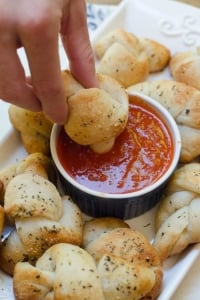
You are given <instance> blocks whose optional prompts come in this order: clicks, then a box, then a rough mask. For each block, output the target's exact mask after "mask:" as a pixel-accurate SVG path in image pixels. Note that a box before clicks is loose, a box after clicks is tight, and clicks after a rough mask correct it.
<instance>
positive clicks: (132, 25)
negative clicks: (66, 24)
mask: <svg viewBox="0 0 200 300" xmlns="http://www.w3.org/2000/svg"><path fill="white" fill-rule="evenodd" d="M107 10H108V7H107V8H106V14H107V18H106V19H105V20H104V22H99V20H98V22H99V23H98V22H97V23H98V24H100V23H101V24H100V26H99V27H98V26H97V27H98V28H97V29H96V30H92V31H91V32H90V35H91V40H92V42H95V41H97V40H98V39H99V38H100V37H101V36H103V35H104V34H106V33H107V32H108V31H110V30H112V29H114V28H123V29H125V30H127V31H130V32H133V33H134V34H136V35H138V36H140V37H148V38H152V39H155V40H157V41H159V42H161V43H163V44H165V45H166V46H167V47H168V48H169V49H170V51H171V54H174V53H175V52H179V51H184V50H189V49H193V48H195V47H197V46H200V10H198V9H195V8H194V7H191V6H188V5H184V4H180V3H178V2H175V1H170V0H163V1H160V0H123V1H122V2H121V4H119V5H118V6H116V7H115V8H114V9H113V8H112V9H111V8H109V13H108V11H107ZM111 11H112V12H111ZM97 15H98V14H96V17H97ZM90 17H91V16H90ZM96 17H95V18H96ZM98 17H99V15H98ZM92 18H93V17H92ZM19 55H20V57H21V60H22V63H23V65H24V68H25V71H26V73H29V69H28V66H27V62H26V58H25V55H24V53H23V50H22V51H21V50H20V51H19ZM60 59H61V66H62V68H63V69H64V68H66V67H68V62H67V59H66V55H65V53H64V50H63V48H62V46H61V45H60ZM169 77H170V73H169V70H168V69H166V70H165V71H163V72H161V73H157V74H156V75H153V76H150V77H149V80H153V79H159V78H169ZM7 111H8V104H7V103H5V102H3V101H1V100H0V116H1V119H0V168H4V167H5V166H7V165H9V164H11V163H14V162H16V161H18V160H21V159H22V158H23V157H25V156H26V155H27V153H26V152H25V150H24V148H23V146H22V144H21V141H20V138H19V135H18V133H17V132H16V131H15V130H14V129H13V128H12V126H11V124H10V121H9V118H8V112H7ZM156 209H157V207H155V208H154V209H152V210H151V211H149V212H147V213H145V214H144V215H142V216H139V217H137V218H134V219H132V220H128V221H127V222H128V223H129V224H130V225H131V226H132V227H134V228H136V229H138V230H140V231H141V232H142V233H144V234H145V235H146V236H147V237H148V238H149V240H150V241H152V240H153V238H154V216H155V212H156ZM199 253H200V246H199V245H195V246H191V247H189V248H188V249H187V250H186V251H184V252H183V253H182V254H181V255H178V256H175V257H173V258H170V259H168V260H166V261H165V263H164V266H163V268H164V281H163V288H162V292H161V294H160V296H159V298H158V300H168V299H171V297H172V295H173V293H174V292H175V290H176V289H177V288H178V286H179V284H180V283H181V281H182V280H183V278H184V276H185V275H186V273H187V272H188V271H189V270H190V268H191V267H192V265H193V264H194V262H195V260H196V259H197V257H198V256H199ZM0 299H4V300H13V299H14V295H13V291H12V278H11V277H9V276H7V275H6V274H4V273H3V272H1V271H0Z"/></svg>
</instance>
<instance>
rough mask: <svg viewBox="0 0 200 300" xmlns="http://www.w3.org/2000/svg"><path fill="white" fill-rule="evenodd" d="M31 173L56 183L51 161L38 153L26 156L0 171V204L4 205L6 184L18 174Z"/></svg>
mask: <svg viewBox="0 0 200 300" xmlns="http://www.w3.org/2000/svg"><path fill="white" fill-rule="evenodd" d="M27 172H32V173H34V174H38V175H40V176H42V177H44V178H46V179H47V178H48V179H49V180H51V181H52V182H55V181H56V173H55V169H54V166H53V163H52V161H51V159H50V158H49V157H48V156H46V155H44V154H43V153H40V152H35V153H32V154H29V155H27V156H26V157H25V158H24V159H22V160H20V161H18V162H16V163H13V164H11V165H9V166H8V167H5V168H4V169H2V170H1V171H0V202H1V203H2V204H3V203H4V194H5V190H6V187H7V185H8V183H9V182H10V181H11V180H12V179H13V178H14V177H15V176H16V175H19V174H23V173H27Z"/></svg>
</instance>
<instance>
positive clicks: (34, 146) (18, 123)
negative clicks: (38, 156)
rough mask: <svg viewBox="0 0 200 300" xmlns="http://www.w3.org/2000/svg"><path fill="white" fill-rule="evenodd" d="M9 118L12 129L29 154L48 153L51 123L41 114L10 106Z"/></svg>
mask: <svg viewBox="0 0 200 300" xmlns="http://www.w3.org/2000/svg"><path fill="white" fill-rule="evenodd" d="M8 113H9V118H10V121H11V123H12V125H13V127H14V128H15V129H16V130H17V131H19V133H20V136H21V139H22V143H23V145H24V147H25V149H26V151H27V152H28V153H29V154H30V153H34V152H41V153H44V154H46V155H49V153H50V147H49V140H50V133H51V129H52V126H53V123H52V122H51V121H50V120H48V119H47V118H46V117H45V116H44V114H43V113H42V112H32V111H29V110H26V109H24V108H21V107H18V106H15V105H10V107H9V110H8Z"/></svg>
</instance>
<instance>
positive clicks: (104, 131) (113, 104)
mask: <svg viewBox="0 0 200 300" xmlns="http://www.w3.org/2000/svg"><path fill="white" fill-rule="evenodd" d="M63 78H64V81H65V84H66V87H68V86H69V85H68V84H67V83H69V82H71V83H72V84H71V85H70V88H67V89H66V96H67V99H68V106H69V116H68V120H67V122H66V124H65V125H64V128H65V131H66V132H67V134H68V135H69V136H70V137H71V139H72V140H74V141H75V142H77V143H79V144H81V145H90V147H91V148H92V149H93V150H94V151H95V152H98V153H102V152H107V151H109V150H110V149H111V148H112V146H113V144H114V141H115V138H116V137H117V136H118V135H119V134H120V133H121V132H122V131H123V130H124V128H125V126H126V123H127V120H128V95H127V93H126V91H125V90H124V89H123V88H122V87H121V86H120V84H119V83H118V82H117V81H116V80H114V79H112V78H110V77H108V76H105V75H100V74H97V78H98V81H99V86H100V88H90V89H84V88H83V87H82V88H81V87H80V84H79V83H78V82H76V80H75V79H74V78H72V75H71V73H70V72H67V71H66V72H64V73H63ZM67 93H69V94H68V95H67Z"/></svg>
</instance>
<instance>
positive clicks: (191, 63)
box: [169, 47, 200, 89]
mask: <svg viewBox="0 0 200 300" xmlns="http://www.w3.org/2000/svg"><path fill="white" fill-rule="evenodd" d="M169 66H170V71H171V74H172V76H173V78H174V79H175V80H177V81H180V82H184V83H186V84H188V85H191V86H193V87H195V88H197V89H200V47H198V48H196V49H194V50H192V51H184V52H178V53H176V54H174V55H173V56H172V57H171V59H170V64H169Z"/></svg>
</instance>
